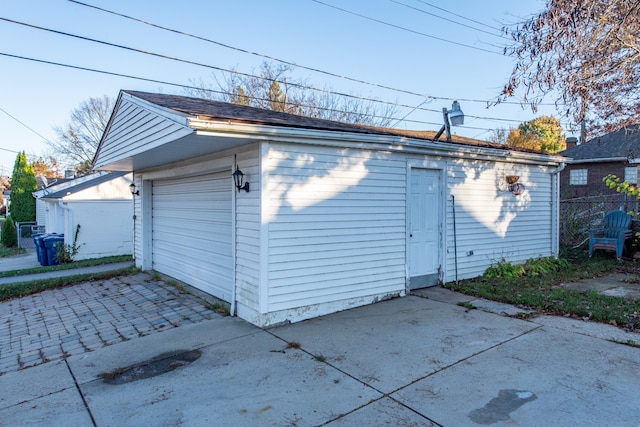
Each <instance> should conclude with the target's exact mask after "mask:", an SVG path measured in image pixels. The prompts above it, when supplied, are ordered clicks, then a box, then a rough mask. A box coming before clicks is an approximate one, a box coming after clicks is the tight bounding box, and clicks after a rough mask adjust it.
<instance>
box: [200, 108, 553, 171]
mask: <svg viewBox="0 0 640 427" xmlns="http://www.w3.org/2000/svg"><path fill="white" fill-rule="evenodd" d="M189 127H191V128H193V129H195V130H196V134H198V135H203V136H218V137H227V138H230V137H231V138H233V137H236V138H250V139H252V140H254V141H278V142H296V143H299V144H300V143H304V142H305V141H304V140H308V141H313V143H314V144H316V145H329V146H339V147H345V146H349V147H355V148H362V149H369V150H374V149H375V150H388V151H397V152H404V153H410V154H424V153H425V151H428V152H429V154H432V155H443V156H449V157H450V156H452V155H453V154H456V155H457V156H458V157H459V156H460V155H472V156H474V157H473V158H474V159H486V160H495V159H496V158H504V159H509V160H510V161H513V162H523V163H531V162H536V163H540V164H545V165H557V164H559V163H561V162H563V161H564V160H565V157H563V156H558V155H555V156H550V155H546V154H536V153H525V152H520V151H511V150H507V149H505V150H501V149H497V148H487V147H475V146H473V145H464V144H452V143H443V142H432V141H430V140H425V139H417V138H412V137H408V136H399V135H378V134H365V133H355V132H342V131H327V130H319V129H306V128H291V127H285V126H272V125H269V126H267V125H256V124H245V123H231V122H228V121H225V122H214V121H210V120H201V119H193V118H192V119H189Z"/></svg>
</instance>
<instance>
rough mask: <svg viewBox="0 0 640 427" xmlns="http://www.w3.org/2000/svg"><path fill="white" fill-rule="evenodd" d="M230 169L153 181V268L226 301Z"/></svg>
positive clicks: (230, 274) (230, 265)
mask: <svg viewBox="0 0 640 427" xmlns="http://www.w3.org/2000/svg"><path fill="white" fill-rule="evenodd" d="M231 191H232V183H231V175H230V172H223V173H217V174H210V175H205V176H200V177H189V178H177V179H171V180H161V181H154V182H153V196H152V199H153V200H152V204H153V224H152V228H153V231H152V236H153V268H154V269H155V270H157V271H159V272H161V273H164V274H167V275H169V276H172V277H174V278H176V279H178V280H181V281H184V282H185V283H188V284H189V285H191V286H194V287H196V288H198V289H201V290H203V291H205V292H207V293H209V294H212V295H214V296H216V297H218V298H221V299H224V300H226V301H230V298H231V288H232V278H233V257H232V242H231V239H232V231H231V230H232V228H231V227H232V216H231V212H232V211H231V200H232V197H231Z"/></svg>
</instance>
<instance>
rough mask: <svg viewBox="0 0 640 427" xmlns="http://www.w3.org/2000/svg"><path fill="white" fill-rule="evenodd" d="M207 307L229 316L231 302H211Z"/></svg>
mask: <svg viewBox="0 0 640 427" xmlns="http://www.w3.org/2000/svg"><path fill="white" fill-rule="evenodd" d="M205 308H207V309H209V310H211V311H215V312H216V313H218V314H221V315H223V316H228V315H229V314H230V308H229V304H227V303H225V302H222V301H216V302H213V303H211V304H207V305H206V306H205Z"/></svg>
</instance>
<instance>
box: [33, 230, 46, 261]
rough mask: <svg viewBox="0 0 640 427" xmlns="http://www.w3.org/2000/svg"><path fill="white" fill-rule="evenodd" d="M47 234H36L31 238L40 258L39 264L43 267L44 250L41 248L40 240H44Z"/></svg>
mask: <svg viewBox="0 0 640 427" xmlns="http://www.w3.org/2000/svg"><path fill="white" fill-rule="evenodd" d="M44 235H45V233H36V234H34V235H32V236H31V238H33V245H34V246H35V248H36V256H37V257H38V262H39V263H40V265H42V248H41V247H40V240H42V239H43V237H42V236H44Z"/></svg>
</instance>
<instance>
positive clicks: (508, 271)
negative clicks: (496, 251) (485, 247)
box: [484, 258, 524, 279]
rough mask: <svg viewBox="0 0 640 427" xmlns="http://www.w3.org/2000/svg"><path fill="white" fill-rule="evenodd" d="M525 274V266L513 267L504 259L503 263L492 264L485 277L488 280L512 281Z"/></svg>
mask: <svg viewBox="0 0 640 427" xmlns="http://www.w3.org/2000/svg"><path fill="white" fill-rule="evenodd" d="M523 274H524V266H522V265H513V264H511V263H510V262H507V261H506V260H505V259H504V258H503V259H502V260H501V261H498V262H495V263H493V264H491V266H490V267H489V268H487V270H486V271H485V272H484V277H487V278H490V279H491V278H502V279H512V278H515V277H520V276H522V275H523Z"/></svg>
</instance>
